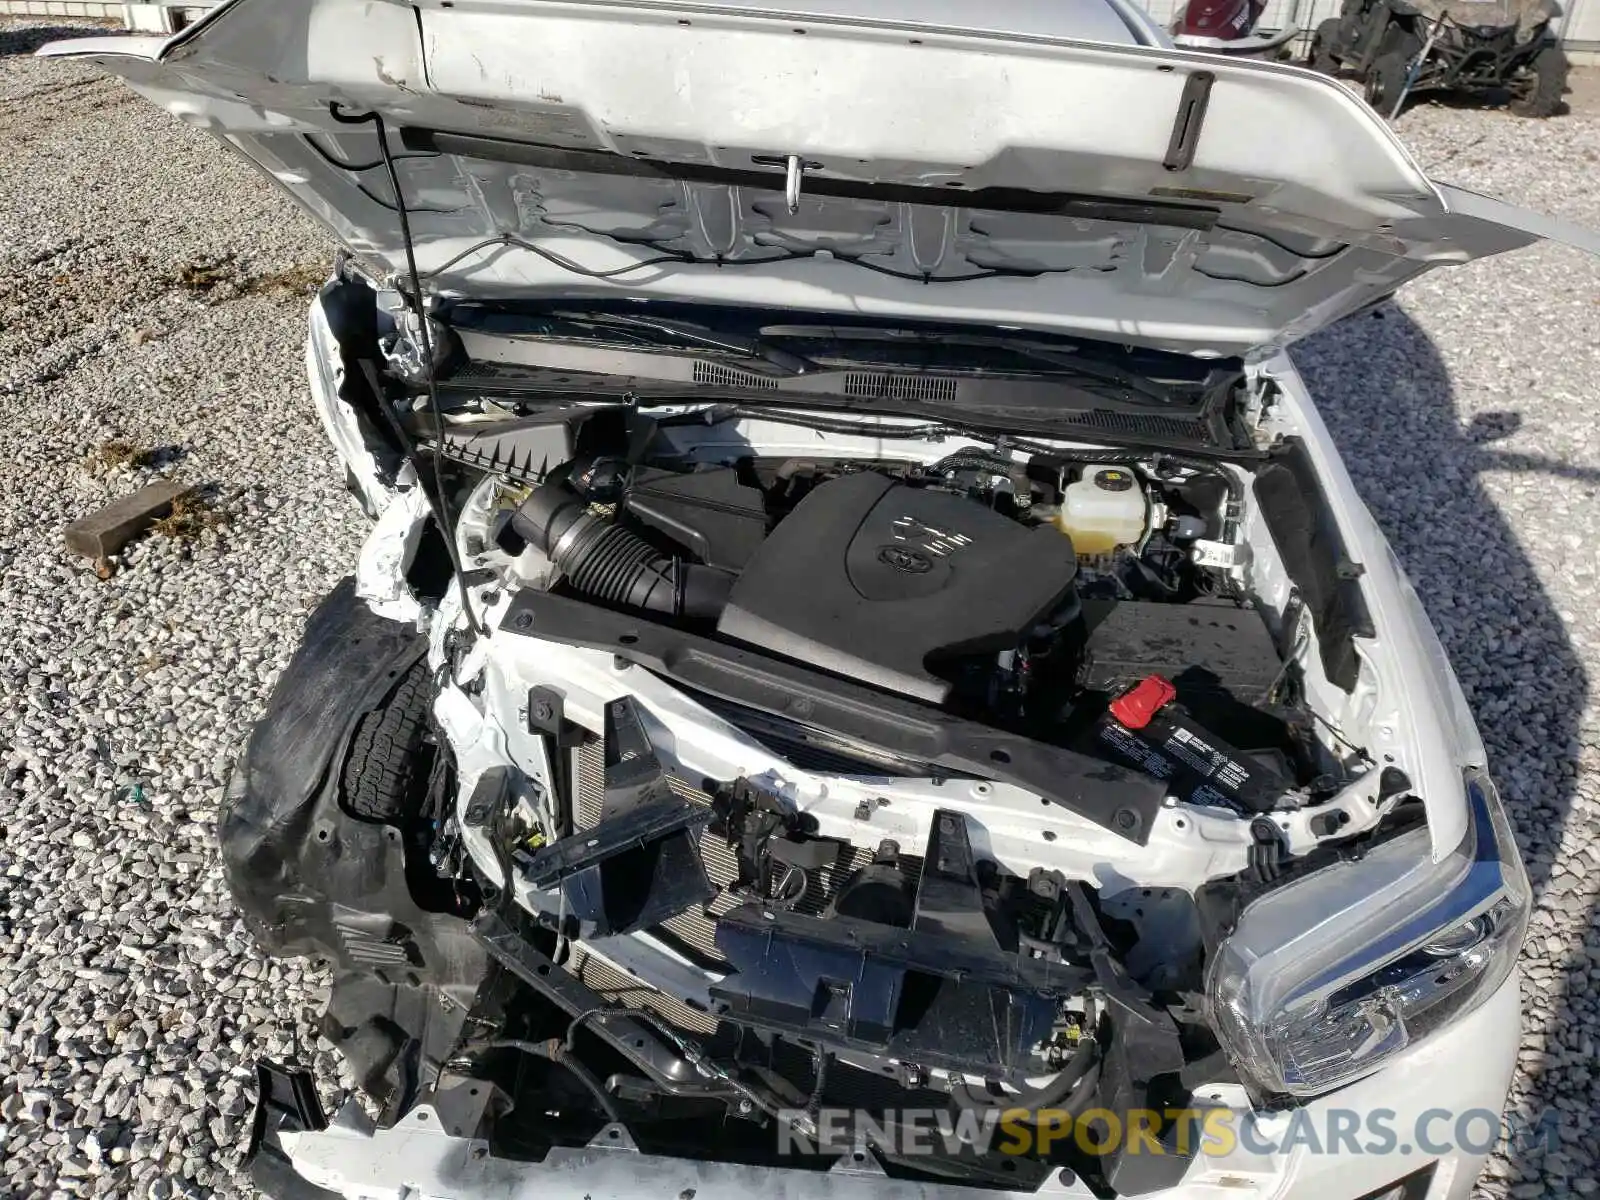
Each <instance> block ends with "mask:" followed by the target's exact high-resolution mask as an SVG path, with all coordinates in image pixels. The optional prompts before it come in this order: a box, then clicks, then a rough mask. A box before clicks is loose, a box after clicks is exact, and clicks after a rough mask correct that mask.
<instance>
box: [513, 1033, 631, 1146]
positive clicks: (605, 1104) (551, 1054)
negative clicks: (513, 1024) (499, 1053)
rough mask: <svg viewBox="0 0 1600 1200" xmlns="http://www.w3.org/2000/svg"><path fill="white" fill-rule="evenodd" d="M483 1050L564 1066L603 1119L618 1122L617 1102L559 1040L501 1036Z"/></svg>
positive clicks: (620, 1117)
mask: <svg viewBox="0 0 1600 1200" xmlns="http://www.w3.org/2000/svg"><path fill="white" fill-rule="evenodd" d="M485 1049H488V1050H516V1051H518V1052H519V1053H522V1054H528V1055H532V1056H533V1057H534V1058H542V1059H544V1060H545V1061H546V1062H550V1063H554V1064H555V1065H556V1066H558V1067H565V1068H566V1069H567V1071H568V1072H569V1073H570V1074H571V1075H572V1077H573V1078H574V1079H576V1080H577V1081H578V1082H579V1083H581V1084H583V1086H584V1087H585V1088H586V1089H588V1092H589V1094H590V1095H591V1096H593V1097H594V1102H595V1104H596V1105H598V1106H599V1108H600V1111H601V1112H603V1113H605V1115H606V1120H608V1121H611V1122H613V1123H615V1124H618V1125H620V1124H622V1123H623V1122H622V1110H621V1109H619V1108H618V1107H617V1102H616V1101H615V1100H613V1099H612V1098H611V1097H610V1096H609V1095H608V1094H607V1093H606V1089H605V1085H604V1084H602V1083H601V1082H600V1080H599V1078H598V1077H596V1075H595V1074H594V1072H593V1071H591V1070H589V1068H588V1067H586V1066H584V1065H583V1064H582V1063H581V1062H579V1061H578V1060H577V1059H576V1058H574V1057H573V1056H572V1055H571V1054H569V1053H568V1052H567V1049H566V1047H565V1046H563V1045H562V1044H561V1042H560V1041H559V1040H557V1039H555V1038H551V1039H550V1040H549V1041H548V1042H529V1041H524V1040H523V1039H522V1038H502V1039H500V1040H499V1041H493V1042H490V1043H488V1045H487V1046H486V1047H485Z"/></svg>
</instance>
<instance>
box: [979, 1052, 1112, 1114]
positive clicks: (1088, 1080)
mask: <svg viewBox="0 0 1600 1200" xmlns="http://www.w3.org/2000/svg"><path fill="white" fill-rule="evenodd" d="M1099 1082H1100V1061H1099V1051H1098V1048H1097V1047H1096V1046H1095V1044H1094V1043H1093V1042H1092V1041H1087V1040H1086V1041H1085V1042H1084V1043H1083V1044H1082V1045H1080V1046H1079V1047H1078V1049H1077V1052H1076V1053H1075V1054H1073V1056H1072V1057H1071V1058H1070V1059H1069V1060H1068V1061H1067V1065H1066V1066H1064V1067H1062V1068H1061V1070H1060V1071H1059V1072H1058V1073H1057V1074H1056V1077H1055V1078H1054V1079H1052V1080H1051V1081H1050V1082H1049V1083H1047V1084H1045V1085H1044V1086H1043V1087H1041V1088H1035V1089H1034V1090H1033V1091H1031V1092H1015V1093H1012V1094H1009V1095H1001V1096H989V1095H987V1094H985V1093H981V1092H974V1091H973V1090H972V1088H970V1087H968V1086H967V1085H966V1084H964V1083H962V1084H957V1085H956V1086H955V1087H953V1088H951V1089H950V1099H951V1100H952V1101H954V1103H955V1105H956V1106H957V1107H958V1108H965V1109H971V1110H974V1111H978V1112H982V1111H985V1110H988V1109H995V1108H1008V1109H1009V1108H1022V1109H1027V1110H1028V1111H1029V1112H1038V1111H1039V1110H1040V1109H1047V1108H1048V1109H1055V1110H1057V1111H1064V1112H1069V1113H1071V1114H1072V1115H1073V1116H1080V1115H1082V1114H1083V1112H1085V1111H1086V1110H1087V1108H1088V1107H1089V1101H1090V1100H1091V1099H1092V1098H1093V1096H1094V1089H1095V1085H1096V1084H1098V1083H1099Z"/></svg>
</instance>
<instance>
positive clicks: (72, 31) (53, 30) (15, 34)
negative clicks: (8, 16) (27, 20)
mask: <svg viewBox="0 0 1600 1200" xmlns="http://www.w3.org/2000/svg"><path fill="white" fill-rule="evenodd" d="M121 32H122V28H121V26H119V25H107V26H105V27H104V28H102V27H100V26H98V25H90V24H87V23H86V24H82V25H25V26H23V27H22V28H20V29H19V28H16V27H7V26H5V25H0V58H4V57H6V56H7V55H11V54H32V53H33V52H34V51H35V50H37V49H38V48H39V47H40V46H43V45H46V44H47V43H49V42H60V41H65V40H66V39H67V38H81V37H102V36H106V35H109V34H117V33H121Z"/></svg>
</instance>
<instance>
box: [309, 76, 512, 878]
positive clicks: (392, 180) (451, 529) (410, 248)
mask: <svg viewBox="0 0 1600 1200" xmlns="http://www.w3.org/2000/svg"><path fill="white" fill-rule="evenodd" d="M328 111H329V113H330V114H331V115H332V117H333V119H334V120H335V121H339V122H341V123H342V124H346V125H371V126H373V128H374V131H375V132H376V133H377V136H378V153H379V154H380V155H381V156H382V158H383V165H384V169H385V170H386V171H387V173H388V176H389V186H390V187H391V188H392V189H394V199H395V204H394V211H395V212H396V213H397V214H398V215H399V217H400V240H401V244H402V245H403V246H404V248H405V255H406V273H407V274H408V275H409V276H410V277H411V302H412V303H413V304H415V305H416V307H417V331H418V333H419V335H420V336H421V338H422V358H423V371H424V380H425V382H426V383H427V386H428V412H429V415H430V416H431V417H432V418H433V443H434V452H433V454H431V455H430V456H429V459H430V461H431V463H432V466H433V488H434V495H433V500H434V517H435V519H436V520H437V521H438V522H439V529H440V532H441V533H442V534H443V535H444V546H445V552H446V553H447V554H449V556H450V567H451V569H452V570H453V571H454V573H455V577H456V587H457V588H459V589H460V591H461V611H462V612H463V613H464V614H465V615H466V618H467V625H468V627H469V628H470V629H471V630H472V632H473V633H475V634H477V635H478V636H479V637H482V636H484V628H483V626H482V625H480V624H479V623H478V617H477V614H476V613H474V612H473V611H472V600H471V595H470V593H469V592H468V590H467V572H466V568H465V567H464V566H463V565H462V563H461V550H460V548H459V547H458V546H457V545H456V528H455V519H454V516H453V514H452V513H451V512H450V498H449V496H448V494H447V493H446V491H445V486H444V471H443V469H442V468H441V467H440V460H441V459H442V458H443V457H444V412H443V409H442V408H441V406H440V404H439V385H438V381H437V380H435V378H434V357H433V334H432V332H431V331H430V330H429V328H428V312H427V307H426V304H425V302H424V300H423V295H422V276H421V275H420V274H419V273H418V271H417V250H416V244H415V243H414V242H413V241H412V239H411V219H410V217H409V216H408V215H407V213H406V203H405V196H404V194H403V193H402V192H401V190H400V174H399V172H398V171H396V170H395V166H394V156H393V155H392V154H390V152H389V134H388V131H387V130H386V129H385V128H384V124H383V117H382V116H381V115H380V114H378V113H377V112H369V113H365V114H363V115H362V116H359V117H352V116H348V115H346V114H344V113H341V112H340V111H339V105H338V104H337V103H335V104H330V105H329V106H328ZM505 882H506V886H507V888H508V889H509V888H510V884H511V880H510V878H509V877H507V879H506V881H505Z"/></svg>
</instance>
